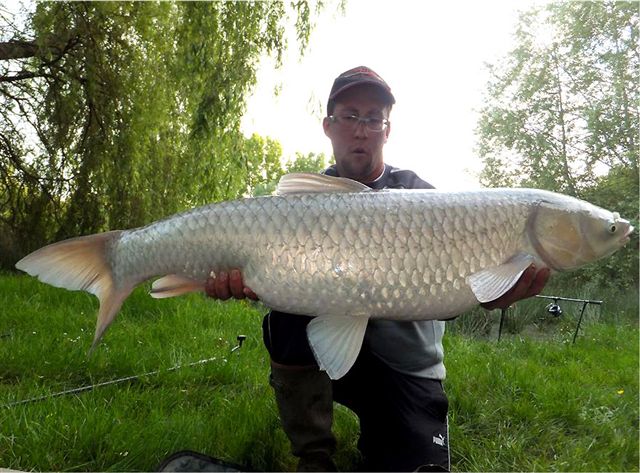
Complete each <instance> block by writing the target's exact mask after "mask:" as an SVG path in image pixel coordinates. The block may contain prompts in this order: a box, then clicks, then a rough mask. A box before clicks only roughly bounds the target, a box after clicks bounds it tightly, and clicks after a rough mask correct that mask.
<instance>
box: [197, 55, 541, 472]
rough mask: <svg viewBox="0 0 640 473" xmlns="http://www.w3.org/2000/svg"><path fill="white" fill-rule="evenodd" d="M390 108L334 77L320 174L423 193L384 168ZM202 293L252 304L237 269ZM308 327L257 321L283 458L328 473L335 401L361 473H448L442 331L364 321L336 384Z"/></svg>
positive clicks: (378, 87)
mask: <svg viewBox="0 0 640 473" xmlns="http://www.w3.org/2000/svg"><path fill="white" fill-rule="evenodd" d="M394 103H395V98H394V96H393V94H392V93H391V89H390V88H389V86H388V85H387V83H386V82H385V81H384V80H383V79H382V78H381V77H380V76H379V75H378V74H376V73H375V72H374V71H372V70H371V69H369V68H367V67H357V68H355V69H351V70H349V71H346V72H344V73H342V74H340V75H339V76H338V77H337V78H336V80H335V81H334V83H333V87H332V88H331V92H330V95H329V101H328V104H327V117H325V118H324V120H323V124H322V126H323V129H324V132H325V134H326V135H327V137H328V138H329V139H330V140H331V143H332V146H333V153H334V157H335V161H336V164H335V165H334V166H331V167H330V168H328V169H327V170H326V171H325V173H326V174H328V175H332V176H340V177H348V178H350V179H354V180H357V181H359V182H362V183H364V184H366V185H368V186H369V187H371V188H373V189H382V188H412V189H425V188H432V186H431V185H430V184H428V183H427V182H425V181H423V180H422V179H420V178H419V177H418V176H416V174H414V173H413V172H411V171H401V170H398V169H396V168H394V167H392V166H389V165H386V164H385V163H384V159H383V148H384V145H385V143H386V142H387V139H388V137H389V134H390V131H391V124H390V122H389V115H390V112H391V108H392V106H393V104H394ZM548 276H549V272H548V270H546V269H545V270H541V271H539V272H536V270H535V268H533V267H530V268H529V269H528V270H527V271H525V273H524V274H523V275H522V277H521V279H520V281H519V282H518V284H516V286H515V287H514V288H513V289H512V290H511V291H509V292H508V293H507V294H505V295H504V296H502V297H501V298H500V299H498V300H496V301H493V302H491V303H488V304H485V307H486V308H488V309H493V308H504V307H508V306H509V305H510V304H512V303H513V302H515V301H517V300H519V299H522V298H525V297H530V296H532V295H534V294H537V293H539V292H540V291H541V290H542V288H543V286H544V284H545V283H546V280H547V278H548ZM207 293H208V294H209V295H210V296H212V297H217V298H220V299H227V298H229V297H231V296H233V297H236V298H243V297H250V298H253V299H255V298H256V295H255V294H254V293H253V292H252V291H251V290H250V289H249V288H246V287H244V285H243V283H242V275H241V274H240V272H239V271H237V270H233V271H231V273H230V274H229V275H227V274H222V273H221V274H219V275H218V277H217V278H216V279H210V280H209V281H208V282H207ZM311 319H312V318H311V317H306V316H301V315H291V314H284V313H281V312H277V311H271V312H270V313H269V314H268V315H267V316H266V317H265V319H264V322H263V335H264V342H265V346H266V347H267V349H268V351H269V354H270V355H271V378H270V382H271V385H272V386H273V388H274V391H275V396H276V402H277V405H278V410H279V412H280V418H281V421H282V426H283V428H284V430H285V432H286V434H287V436H288V437H289V440H290V441H291V445H292V452H293V454H294V455H296V456H298V457H299V458H300V460H299V463H298V471H335V469H336V467H335V464H334V463H333V461H332V458H331V457H332V454H333V452H334V450H335V446H336V441H335V438H334V436H333V434H332V432H331V424H332V415H333V401H334V400H335V401H337V402H339V403H341V404H344V405H345V406H347V407H348V408H350V409H351V410H353V411H354V412H355V413H356V415H357V416H358V418H359V420H360V432H361V434H360V439H359V441H358V448H359V450H360V452H361V453H362V457H363V465H362V468H363V469H364V470H368V471H414V470H417V469H420V470H421V471H429V470H434V471H446V470H448V469H449V467H450V465H449V445H448V441H449V439H448V425H447V409H448V401H447V397H446V395H445V393H444V391H443V388H442V380H443V379H444V377H445V367H444V364H443V350H442V336H443V334H444V322H442V321H431V320H427V321H416V322H396V321H389V320H371V321H370V322H369V326H368V328H367V332H366V335H365V339H364V342H363V346H362V350H361V352H360V354H359V356H358V359H357V360H356V363H355V364H354V366H353V367H352V368H351V370H350V371H349V372H348V373H347V374H346V375H345V376H344V377H343V378H341V379H339V380H336V381H331V380H330V379H329V377H328V376H327V375H326V373H325V372H323V371H320V370H319V369H318V365H317V364H316V362H315V359H314V357H313V354H312V352H311V349H310V347H309V344H308V341H307V337H306V326H307V324H308V323H309V321H310V320H311Z"/></svg>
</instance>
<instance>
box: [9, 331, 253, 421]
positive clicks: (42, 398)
mask: <svg viewBox="0 0 640 473" xmlns="http://www.w3.org/2000/svg"><path fill="white" fill-rule="evenodd" d="M246 338H247V337H246V336H245V335H238V337H237V340H238V345H236V346H235V347H233V348H232V349H231V353H233V352H235V351H237V350H238V349H240V348H241V347H242V343H243V342H244V341H245V339H246ZM217 359H218V357H215V356H214V357H213V358H205V359H204V360H198V361H194V362H192V363H187V364H186V365H176V366H172V367H171V368H167V369H164V370H154V371H149V372H147V373H142V374H134V375H131V376H125V377H124V378H118V379H112V380H110V381H104V382H102V383H96V384H90V385H88V386H80V387H78V388H73V389H67V390H66V391H60V392H57V393H51V394H45V395H44V396H38V397H33V398H30V399H23V400H21V401H15V402H10V403H9V404H4V405H2V406H0V409H2V408H11V407H15V406H19V405H22V404H31V403H33V402H39V401H45V400H47V399H52V398H54V397H60V396H67V395H69V394H77V393H82V392H86V391H92V390H93V389H96V388H102V387H104V386H111V385H113V384H119V383H124V382H125V381H133V380H137V379H140V378H144V377H147V376H153V375H156V374H160V373H169V372H172V371H177V370H179V369H181V368H188V367H190V366H197V365H204V364H206V363H209V362H211V361H215V360H217Z"/></svg>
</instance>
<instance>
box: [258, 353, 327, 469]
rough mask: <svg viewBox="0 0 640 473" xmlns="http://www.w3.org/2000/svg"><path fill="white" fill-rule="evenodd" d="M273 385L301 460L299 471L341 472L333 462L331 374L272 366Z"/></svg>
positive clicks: (315, 370) (292, 445)
mask: <svg viewBox="0 0 640 473" xmlns="http://www.w3.org/2000/svg"><path fill="white" fill-rule="evenodd" d="M270 383H271V386H272V387H273V389H274V391H275V395H276V404H277V405H278V411H279V412H280V421H281V422H282V428H283V430H284V431H285V433H286V434H287V437H289V441H290V442H291V453H293V454H294V455H295V456H297V457H299V458H300V460H299V461H298V467H297V471H338V470H337V468H336V465H335V463H334V462H333V460H332V459H331V456H332V455H333V453H334V452H335V450H336V439H335V437H334V436H333V432H332V431H331V425H332V423H333V395H332V390H331V380H330V379H329V377H328V376H327V374H326V373H325V372H324V371H319V370H318V368H317V367H309V368H298V367H296V368H285V367H282V366H276V365H273V364H272V365H271V378H270Z"/></svg>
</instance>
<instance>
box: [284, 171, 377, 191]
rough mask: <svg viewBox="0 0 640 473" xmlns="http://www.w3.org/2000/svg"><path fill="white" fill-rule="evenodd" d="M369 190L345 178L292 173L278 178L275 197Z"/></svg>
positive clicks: (359, 183)
mask: <svg viewBox="0 0 640 473" xmlns="http://www.w3.org/2000/svg"><path fill="white" fill-rule="evenodd" d="M370 190H371V189H370V188H369V187H367V186H366V185H364V184H362V183H361V182H358V181H354V180H352V179H347V178H345V177H332V176H325V175H323V174H313V173H310V172H294V173H291V174H285V175H284V176H282V177H281V178H280V182H278V187H277V188H276V194H277V195H288V194H314V193H321V192H364V191H370Z"/></svg>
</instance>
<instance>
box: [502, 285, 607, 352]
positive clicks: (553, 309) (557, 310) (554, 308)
mask: <svg viewBox="0 0 640 473" xmlns="http://www.w3.org/2000/svg"><path fill="white" fill-rule="evenodd" d="M535 297H538V298H540V299H550V300H553V302H552V303H551V304H549V305H548V306H547V312H549V313H550V314H551V315H553V316H554V317H560V316H561V315H562V308H561V307H560V305H559V304H558V301H566V302H582V309H581V310H580V317H579V318H578V323H577V325H576V331H575V333H574V334H573V342H572V343H574V344H575V343H576V338H577V337H578V332H579V330H580V325H581V324H582V317H583V316H584V311H585V309H586V308H587V306H588V305H589V304H594V305H597V306H602V304H603V303H604V301H599V300H592V299H575V298H572V297H562V296H543V295H537V296H535ZM506 315H507V309H502V311H501V313H500V329H499V330H498V341H500V337H501V336H502V326H503V323H504V318H505V316H506Z"/></svg>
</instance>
